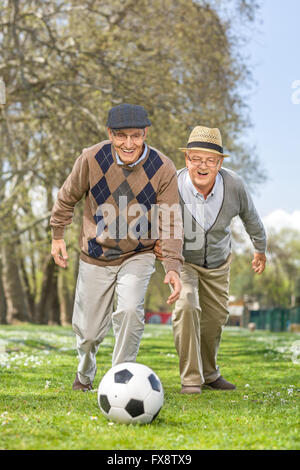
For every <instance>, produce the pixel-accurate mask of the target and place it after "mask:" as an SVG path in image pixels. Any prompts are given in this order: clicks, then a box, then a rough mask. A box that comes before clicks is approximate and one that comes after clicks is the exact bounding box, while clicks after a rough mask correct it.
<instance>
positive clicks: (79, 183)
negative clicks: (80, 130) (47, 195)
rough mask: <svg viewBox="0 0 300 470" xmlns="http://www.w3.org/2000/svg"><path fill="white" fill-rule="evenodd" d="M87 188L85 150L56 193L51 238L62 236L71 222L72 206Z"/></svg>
mask: <svg viewBox="0 0 300 470" xmlns="http://www.w3.org/2000/svg"><path fill="white" fill-rule="evenodd" d="M88 189H89V166H88V161H87V154H86V152H84V151H83V152H82V154H81V155H80V157H78V158H77V159H76V161H75V164H74V166H73V169H72V171H71V173H70V175H69V176H68V177H67V179H66V181H65V182H64V184H63V185H62V187H61V188H60V190H59V191H58V194H57V199H56V201H55V204H54V206H53V209H52V212H51V217H50V226H51V231H52V238H53V239H54V240H59V239H62V238H63V237H64V229H65V226H66V225H70V224H71V223H72V219H73V214H74V207H75V205H76V204H77V202H79V201H80V199H82V197H83V195H84V194H85V193H86V192H87V191H88Z"/></svg>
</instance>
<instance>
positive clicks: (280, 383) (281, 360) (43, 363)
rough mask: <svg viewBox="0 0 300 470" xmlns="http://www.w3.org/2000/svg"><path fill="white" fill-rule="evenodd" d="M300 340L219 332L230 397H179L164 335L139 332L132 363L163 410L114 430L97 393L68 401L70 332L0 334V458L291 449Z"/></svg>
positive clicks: (4, 330) (299, 392)
mask: <svg viewBox="0 0 300 470" xmlns="http://www.w3.org/2000/svg"><path fill="white" fill-rule="evenodd" d="M299 344H300V337H299V335H297V334H290V333H269V332H263V331H256V332H254V333H250V332H248V331H246V330H242V329H238V328H236V329H235V328H228V329H225V331H224V334H223V341H222V344H221V348H220V352H219V360H218V363H219V366H220V369H221V372H222V375H223V376H224V377H226V378H227V379H228V380H230V381H232V382H234V383H235V384H236V385H237V390H235V391H231V392H214V391H210V390H205V391H203V393H202V395H200V396H198V395H190V396H182V395H180V394H179V391H180V380H179V373H178V359H177V355H176V352H175V349H174V346H173V337H172V331H171V327H170V326H166V325H146V329H145V334H144V337H143V340H142V344H141V348H140V352H139V355H138V362H141V363H144V364H146V365H148V366H150V367H151V368H152V369H153V370H154V371H155V372H156V373H157V374H158V375H159V377H160V379H161V381H162V384H163V387H164V391H165V404H164V407H163V408H162V410H161V412H160V414H159V416H158V418H157V419H156V420H155V421H154V422H153V423H152V424H150V425H129V426H126V425H119V424H116V423H111V422H109V421H107V420H106V418H105V417H104V416H103V415H102V414H101V412H100V410H99V408H98V404H97V393H96V391H94V392H87V393H82V392H73V391H72V390H71V386H72V382H73V380H74V377H75V372H76V367H77V353H76V350H75V341H74V335H73V332H72V330H71V329H70V328H62V327H49V326H32V325H25V326H3V325H2V326H0V449H109V450H114V449H131V450H133V449H139V450H141V449H152V450H161V449H166V450H169V449H182V450H185V449H300V443H299V436H300V433H299V397H300V383H299V378H300V365H299V357H297V355H296V354H295V352H294V356H293V351H294V350H295V346H297V345H299ZM112 349H113V337H112V336H108V337H107V338H106V339H105V341H104V343H103V344H102V345H101V347H100V350H99V353H98V356H97V357H98V372H97V376H96V380H95V386H96V387H97V386H98V384H99V382H100V379H101V377H102V376H103V375H104V373H105V372H106V371H107V370H108V369H109V368H110V361H111V354H112Z"/></svg>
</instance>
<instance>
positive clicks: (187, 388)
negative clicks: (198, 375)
mask: <svg viewBox="0 0 300 470" xmlns="http://www.w3.org/2000/svg"><path fill="white" fill-rule="evenodd" d="M180 393H182V394H192V393H198V394H199V393H202V390H201V387H200V385H182V386H181V391H180Z"/></svg>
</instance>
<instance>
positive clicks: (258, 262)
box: [252, 253, 267, 274]
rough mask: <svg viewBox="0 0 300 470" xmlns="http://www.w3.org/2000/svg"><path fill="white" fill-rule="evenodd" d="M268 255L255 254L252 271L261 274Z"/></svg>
mask: <svg viewBox="0 0 300 470" xmlns="http://www.w3.org/2000/svg"><path fill="white" fill-rule="evenodd" d="M266 261H267V258H266V255H265V254H264V253H254V258H253V260H252V269H253V271H254V272H255V273H257V274H261V273H262V272H263V271H264V269H265V266H266Z"/></svg>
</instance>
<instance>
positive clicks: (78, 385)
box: [72, 374, 93, 392]
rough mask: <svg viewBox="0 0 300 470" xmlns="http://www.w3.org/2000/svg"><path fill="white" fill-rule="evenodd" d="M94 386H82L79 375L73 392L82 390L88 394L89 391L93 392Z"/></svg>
mask: <svg viewBox="0 0 300 470" xmlns="http://www.w3.org/2000/svg"><path fill="white" fill-rule="evenodd" d="M92 389H93V386H92V384H91V383H89V384H82V383H81V382H80V380H79V378H78V374H76V378H75V380H74V383H73V386H72V390H82V391H83V392H88V391H89V390H92Z"/></svg>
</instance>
